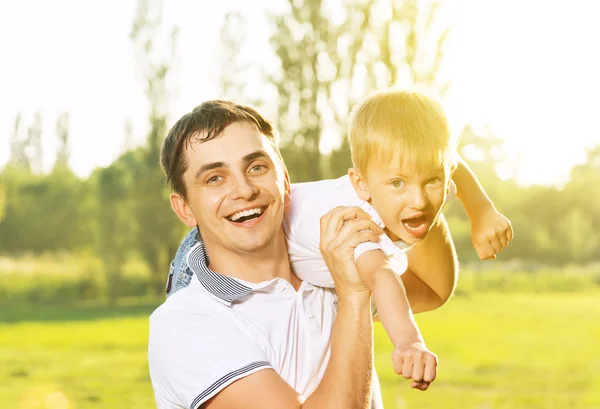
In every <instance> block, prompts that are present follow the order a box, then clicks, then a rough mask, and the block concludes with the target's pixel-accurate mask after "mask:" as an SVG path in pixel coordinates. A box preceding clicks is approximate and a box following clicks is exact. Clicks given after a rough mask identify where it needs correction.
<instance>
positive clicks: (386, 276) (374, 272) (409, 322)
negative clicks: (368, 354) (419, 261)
mask: <svg viewBox="0 0 600 409" xmlns="http://www.w3.org/2000/svg"><path fill="white" fill-rule="evenodd" d="M400 264H402V263H400ZM356 265H357V267H358V273H359V276H360V278H361V281H362V282H363V283H364V284H365V285H366V286H367V287H368V288H369V289H370V290H371V291H372V292H373V301H374V302H375V306H376V308H377V317H376V318H379V320H380V321H381V323H382V324H383V327H384V328H385V330H386V332H387V334H388V336H389V338H390V340H391V341H392V343H393V344H394V353H393V355H392V361H393V365H394V371H395V372H396V373H397V374H398V375H402V376H403V377H405V378H406V379H412V381H413V382H412V385H411V387H412V388H415V389H419V390H426V389H427V388H428V387H429V385H430V384H431V382H433V380H434V379H435V377H436V374H437V365H438V362H437V357H436V355H435V354H434V353H432V352H431V351H429V350H428V349H427V347H426V346H425V341H424V340H423V337H422V335H421V332H420V331H419V327H418V326H417V323H416V322H415V320H414V317H413V314H412V311H411V307H410V305H409V302H408V299H407V297H406V293H405V289H404V286H403V284H402V282H401V281H400V280H399V278H398V275H399V274H402V270H404V267H405V266H406V264H402V265H401V266H399V265H398V266H397V265H396V264H395V263H394V262H393V261H392V262H390V261H389V260H388V259H387V258H386V256H385V255H384V254H383V252H382V251H381V250H372V251H367V252H365V253H363V254H362V255H360V256H359V257H358V259H357V260H356ZM375 321H377V319H375Z"/></svg>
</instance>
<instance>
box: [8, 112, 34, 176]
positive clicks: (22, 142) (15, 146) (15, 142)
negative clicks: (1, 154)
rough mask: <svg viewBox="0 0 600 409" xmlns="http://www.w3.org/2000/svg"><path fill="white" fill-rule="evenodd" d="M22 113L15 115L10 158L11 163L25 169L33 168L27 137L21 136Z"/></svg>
mask: <svg viewBox="0 0 600 409" xmlns="http://www.w3.org/2000/svg"><path fill="white" fill-rule="evenodd" d="M21 120H22V117H21V113H20V112H19V113H17V115H16V116H15V122H14V126H13V132H12V134H11V137H10V159H9V163H10V164H11V165H12V166H16V167H19V168H23V169H28V170H29V169H31V166H30V163H29V158H28V156H27V139H26V138H23V137H22V136H21Z"/></svg>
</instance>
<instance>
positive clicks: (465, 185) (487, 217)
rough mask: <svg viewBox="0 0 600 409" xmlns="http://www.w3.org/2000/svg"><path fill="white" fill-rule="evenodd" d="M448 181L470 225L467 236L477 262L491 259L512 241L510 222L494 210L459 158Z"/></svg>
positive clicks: (464, 163)
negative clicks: (469, 233) (477, 258)
mask: <svg viewBox="0 0 600 409" xmlns="http://www.w3.org/2000/svg"><path fill="white" fill-rule="evenodd" d="M452 180H454V183H455V184H456V188H457V197H458V198H459V199H460V201H461V202H462V204H463V206H464V208H465V211H466V213H467V216H468V217H469V221H470V222H471V236H472V240H473V247H474V248H475V251H476V252H477V256H478V257H479V258H480V259H481V260H490V259H495V258H496V254H497V253H499V252H500V251H502V249H503V248H504V247H506V246H507V245H508V243H509V242H510V241H511V240H512V238H513V230H512V226H511V224H510V221H509V220H508V219H507V218H506V217H505V216H504V215H502V213H500V212H498V211H497V210H496V208H495V207H494V204H493V203H492V201H491V200H490V198H489V197H488V196H487V194H486V193H485V191H484V190H483V187H482V186H481V184H480V183H479V181H478V180H477V177H476V176H475V174H474V173H473V171H472V170H471V168H469V166H468V165H467V163H466V162H465V160H464V159H463V158H459V161H458V167H457V168H456V170H455V171H454V175H453V176H452Z"/></svg>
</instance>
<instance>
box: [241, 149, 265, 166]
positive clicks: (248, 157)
mask: <svg viewBox="0 0 600 409" xmlns="http://www.w3.org/2000/svg"><path fill="white" fill-rule="evenodd" d="M269 158H270V156H269V154H268V153H267V152H265V151H263V150H260V151H256V152H252V153H249V154H247V155H246V156H244V159H243V160H244V162H245V163H250V162H252V161H254V160H256V159H269Z"/></svg>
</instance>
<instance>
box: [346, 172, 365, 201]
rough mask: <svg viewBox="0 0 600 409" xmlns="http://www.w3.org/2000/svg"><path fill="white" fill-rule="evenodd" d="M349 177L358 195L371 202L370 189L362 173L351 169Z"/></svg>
mask: <svg viewBox="0 0 600 409" xmlns="http://www.w3.org/2000/svg"><path fill="white" fill-rule="evenodd" d="M348 176H349V177H350V182H351V183H352V187H354V191H355V192H356V195H357V196H358V197H359V198H360V199H361V200H364V201H365V202H368V201H369V200H371V193H369V188H368V187H367V183H366V181H365V178H364V176H363V175H362V173H360V171H359V170H358V169H355V168H350V169H348Z"/></svg>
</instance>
